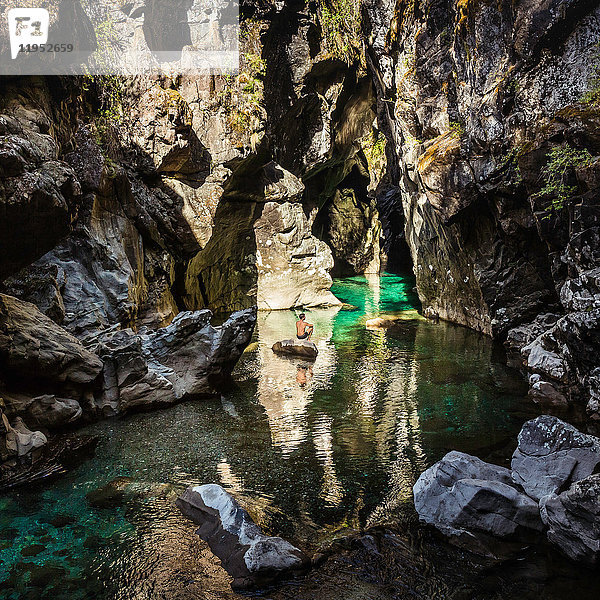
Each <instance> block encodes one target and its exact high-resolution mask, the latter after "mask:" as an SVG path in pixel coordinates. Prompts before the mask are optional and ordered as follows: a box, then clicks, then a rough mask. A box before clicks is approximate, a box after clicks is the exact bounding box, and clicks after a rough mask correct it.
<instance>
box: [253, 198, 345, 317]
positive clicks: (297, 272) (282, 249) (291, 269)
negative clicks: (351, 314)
mask: <svg viewBox="0 0 600 600" xmlns="http://www.w3.org/2000/svg"><path fill="white" fill-rule="evenodd" d="M254 231H255V234H256V262H257V269H258V282H257V299H258V307H259V308H260V309H267V310H277V309H285V308H293V307H297V306H306V307H313V306H335V305H338V304H341V302H340V301H339V300H338V299H337V298H336V297H335V296H334V295H333V294H332V293H331V291H330V288H331V284H332V283H333V281H332V279H331V275H330V274H329V271H330V270H331V269H332V268H333V258H332V256H331V250H330V249H329V247H328V246H327V244H325V243H324V242H322V241H320V240H318V239H317V238H316V237H314V236H313V235H312V232H311V229H310V223H309V222H308V220H307V218H306V215H305V214H304V209H303V207H302V205H301V204H300V203H297V202H283V203H276V202H267V203H266V204H265V205H264V208H263V210H262V215H261V217H260V218H259V219H258V220H257V221H256V223H255V224H254Z"/></svg>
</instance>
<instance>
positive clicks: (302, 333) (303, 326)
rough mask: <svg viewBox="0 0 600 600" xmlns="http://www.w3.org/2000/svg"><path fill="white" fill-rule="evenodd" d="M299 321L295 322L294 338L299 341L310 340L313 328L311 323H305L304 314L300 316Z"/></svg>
mask: <svg viewBox="0 0 600 600" xmlns="http://www.w3.org/2000/svg"><path fill="white" fill-rule="evenodd" d="M299 319H300V320H299V321H296V336H297V338H298V339H299V340H310V338H311V336H312V334H313V331H314V329H315V328H314V326H313V325H312V324H311V323H307V322H306V321H305V319H306V315H305V314H304V313H301V314H300V317H299Z"/></svg>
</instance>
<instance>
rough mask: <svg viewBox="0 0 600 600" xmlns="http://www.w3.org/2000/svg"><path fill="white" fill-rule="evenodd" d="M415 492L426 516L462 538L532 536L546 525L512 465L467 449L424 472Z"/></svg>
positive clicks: (427, 520)
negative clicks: (516, 479) (515, 480)
mask: <svg viewBox="0 0 600 600" xmlns="http://www.w3.org/2000/svg"><path fill="white" fill-rule="evenodd" d="M413 492H414V499H415V508H416V510H417V512H418V513H419V518H420V519H421V521H424V522H425V523H428V524H430V525H433V526H434V527H436V528H437V529H439V530H440V531H441V532H442V533H444V534H446V535H449V536H454V537H457V538H461V539H462V541H465V540H466V541H468V539H469V538H472V539H473V540H474V541H476V540H477V538H478V537H479V538H481V537H482V536H481V534H484V536H487V535H491V536H495V537H499V538H507V539H511V540H513V539H514V540H515V541H520V540H529V539H531V538H532V537H535V535H536V534H538V533H539V532H541V531H542V530H543V525H542V521H541V519H540V515H539V510H538V506H537V503H536V502H534V501H533V500H532V499H531V498H528V497H527V496H526V495H525V494H523V493H522V492H521V491H520V490H519V489H517V487H516V486H515V484H514V483H513V481H512V478H511V473H510V471H509V470H508V469H505V468H504V467H498V466H495V465H491V464H488V463H485V462H483V461H482V460H480V459H478V458H476V457H474V456H469V455H468V454H463V453H462V452H455V451H453V452H449V453H448V454H446V456H445V457H444V458H443V459H442V460H441V461H439V462H437V463H436V464H435V465H433V466H432V467H430V468H429V469H427V471H425V472H424V473H422V474H421V476H420V477H419V479H418V480H417V483H416V484H415V486H414V488H413ZM482 541H484V543H485V539H484V540H482Z"/></svg>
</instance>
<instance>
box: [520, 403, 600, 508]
mask: <svg viewBox="0 0 600 600" xmlns="http://www.w3.org/2000/svg"><path fill="white" fill-rule="evenodd" d="M518 441H519V445H518V447H517V449H516V450H515V453H514V454H513V458H512V462H511V467H512V473H513V479H514V481H515V483H517V484H518V485H520V486H522V487H523V489H524V490H525V492H526V493H527V494H528V495H529V496H531V497H532V498H534V499H535V500H538V501H539V500H540V499H541V498H542V497H543V496H546V495H547V494H556V493H559V492H560V491H562V490H563V489H565V487H568V486H569V485H570V484H571V483H573V482H576V481H579V480H581V479H584V478H585V477H588V476H589V475H591V474H592V473H594V471H595V469H596V467H597V465H599V464H600V440H599V439H598V438H596V437H594V436H591V435H586V434H584V433H581V432H580V431H578V430H577V429H576V428H575V427H573V426H572V425H569V424H567V423H565V422H563V421H561V420H560V419H557V418H556V417H550V416H548V415H543V416H541V417H538V418H537V419H533V420H532V421H528V422H527V423H525V425H524V426H523V428H522V429H521V432H520V433H519V438H518Z"/></svg>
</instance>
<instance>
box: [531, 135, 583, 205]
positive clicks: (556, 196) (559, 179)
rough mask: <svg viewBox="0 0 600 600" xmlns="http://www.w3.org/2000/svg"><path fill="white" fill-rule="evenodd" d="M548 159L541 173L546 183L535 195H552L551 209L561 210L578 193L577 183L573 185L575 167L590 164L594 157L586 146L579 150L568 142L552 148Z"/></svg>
mask: <svg viewBox="0 0 600 600" xmlns="http://www.w3.org/2000/svg"><path fill="white" fill-rule="evenodd" d="M547 159H548V162H547V163H546V166H545V167H544V168H543V169H542V173H541V175H542V178H543V180H544V183H545V185H544V187H543V188H542V189H541V190H540V191H539V192H538V193H537V194H535V197H541V196H551V197H552V198H553V199H552V204H551V205H550V209H551V210H561V209H562V208H563V207H564V205H565V203H567V202H568V201H570V200H572V199H573V197H574V196H575V195H576V194H577V185H571V182H572V179H573V176H574V171H575V169H577V168H582V167H587V166H589V165H590V164H591V163H592V160H593V157H592V155H591V154H590V152H589V151H588V150H587V149H585V148H584V149H583V150H578V149H577V148H573V146H570V145H569V144H566V145H565V146H556V147H554V148H552V150H550V152H549V153H548V154H547Z"/></svg>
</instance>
